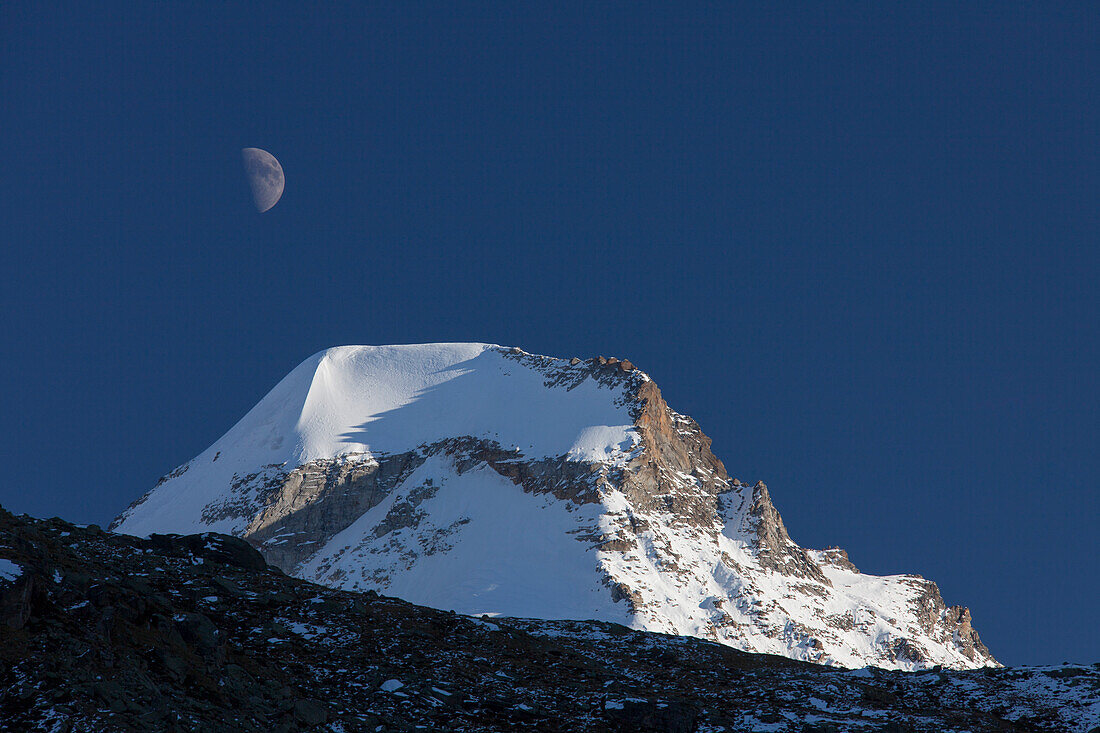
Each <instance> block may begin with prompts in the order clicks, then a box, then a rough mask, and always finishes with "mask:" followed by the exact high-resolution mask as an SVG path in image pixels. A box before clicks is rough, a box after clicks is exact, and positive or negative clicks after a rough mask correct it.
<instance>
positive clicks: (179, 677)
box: [0, 509, 1100, 733]
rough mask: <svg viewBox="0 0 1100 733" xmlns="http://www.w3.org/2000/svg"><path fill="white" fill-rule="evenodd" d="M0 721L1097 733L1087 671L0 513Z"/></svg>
mask: <svg viewBox="0 0 1100 733" xmlns="http://www.w3.org/2000/svg"><path fill="white" fill-rule="evenodd" d="M0 638H2V640H3V643H2V644H0V729H3V730H45V731H57V732H58V733H83V732H86V731H88V732H90V731H97V732H98V731H106V732H114V731H158V732H159V731H165V732H173V733H174V732H177V731H180V732H182V731H220V730H236V731H264V732H265V733H266V732H268V731H277V732H279V733H291V732H293V731H329V732H331V733H351V732H355V733H358V732H359V731H412V730H424V729H429V730H438V731H471V732H472V731H500V730H519V729H524V730H532V729H535V730H545V731H595V732H601V731H608V732H609V731H623V732H625V731H631V732H643V733H644V732H646V731H653V732H667V733H679V732H683V733H688V732H692V731H695V732H698V733H718V732H719V731H745V730H768V731H775V732H777V733H830V732H838V731H869V732H870V731H892V732H893V733H924V732H929V733H931V732H935V733H949V732H952V731H960V732H961V731H972V732H975V733H980V732H982V731H1020V732H1023V731H1058V732H1059V733H1064V732H1067V731H1069V732H1080V733H1085V732H1086V731H1093V732H1095V730H1098V729H1097V728H1096V726H1098V725H1100V665H1093V666H1091V667H1081V666H1072V665H1063V666H1058V667H1042V668H1020V669H1006V668H985V669H980V670H969V671H952V670H946V669H940V668H936V669H933V670H929V671H926V672H899V671H887V670H882V669H860V670H854V671H843V670H839V669H836V668H833V667H824V666H818V665H814V664H809V663H805V662H798V661H794V660H790V659H787V658H785V657H777V656H769V655H760V654H748V653H744V652H740V651H737V650H735V649H732V648H730V647H728V646H725V645H721V644H716V643H713V642H708V641H705V640H701V639H694V638H690V637H672V636H667V635H663V634H657V633H650V632H642V631H636V630H631V629H628V628H626V627H624V626H621V625H617V624H612V623H607V622H597V621H590V622H578V621H543V620H534V619H488V618H471V617H468V616H462V615H458V614H454V613H449V612H445V611H439V610H435V609H430V608H423V607H418V606H414V605H412V604H409V603H406V602H404V601H401V600H398V599H394V598H386V597H382V596H378V595H377V594H374V593H369V592H368V593H357V592H347V591H340V590H333V589H329V588H326V587H323V586H319V585H315V584H313V583H309V582H306V581H303V580H300V579H297V578H293V577H288V576H286V575H284V574H283V573H282V572H281V571H279V570H278V569H277V568H274V567H269V566H267V565H266V563H265V562H264V560H263V558H262V557H261V556H260V555H259V553H257V552H256V551H255V550H254V549H253V548H252V547H251V546H250V545H248V544H247V543H246V542H244V541H242V540H240V539H239V538H235V537H231V536H225V535H217V534H211V533H208V534H203V535H187V536H180V535H155V536H152V537H150V538H149V539H140V538H137V537H133V536H128V535H118V534H112V533H108V532H104V531H102V530H100V529H99V528H97V527H95V526H89V527H78V526H74V525H72V524H69V523H67V522H64V521H62V520H59V519H51V520H36V519H31V518H28V517H14V516H12V515H11V514H9V513H8V512H6V511H4V510H3V509H0Z"/></svg>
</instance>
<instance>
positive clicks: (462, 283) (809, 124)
mask: <svg viewBox="0 0 1100 733" xmlns="http://www.w3.org/2000/svg"><path fill="white" fill-rule="evenodd" d="M175 5H177V4H166V3H165V4H161V3H157V4H153V3H134V4H132V5H126V6H123V5H118V6H112V4H111V3H77V4H73V3H64V4H58V5H56V6H55V7H53V8H51V7H50V6H49V4H47V3H43V2H35V3H4V4H3V5H0V244H2V248H0V252H2V254H0V285H2V287H0V307H2V309H3V314H4V316H3V333H2V341H0V348H2V349H3V353H2V354H0V356H2V360H0V379H2V381H3V385H4V388H3V392H2V394H3V398H2V399H3V402H2V405H0V409H2V415H3V420H2V421H0V440H2V444H3V446H4V447H5V450H6V453H7V458H6V461H5V466H4V471H3V479H2V480H0V503H2V504H4V505H5V506H7V507H8V508H10V509H13V510H15V511H18V512H27V513H30V514H33V515H38V516H52V515H60V516H62V517H64V518H66V519H70V520H73V521H78V522H98V523H101V524H105V523H106V522H108V521H109V520H110V518H111V517H113V516H114V515H115V514H116V513H117V512H118V511H119V510H121V509H122V508H123V507H124V506H125V505H126V504H127V503H128V502H130V501H131V500H132V499H134V498H135V497H137V496H138V495H140V494H141V493H142V492H144V491H145V490H146V489H147V488H149V487H150V486H151V485H152V483H153V482H154V481H155V480H156V478H157V477H158V476H160V475H161V474H163V473H164V472H166V471H167V470H169V469H171V468H172V467H174V466H176V465H177V464H179V463H182V462H184V461H186V460H187V459H189V458H190V457H191V456H193V455H194V454H196V453H198V452H199V451H200V450H202V449H203V448H205V447H206V446H207V445H209V444H210V443H211V442H213V441H214V440H215V439H216V438H218V437H219V436H220V435H221V434H222V433H223V432H224V431H225V430H227V429H228V428H229V427H230V426H231V425H232V424H233V423H234V422H235V421H236V420H237V419H238V418H239V417H241V415H243V414H244V413H245V412H246V411H247V410H248V409H249V408H250V407H251V406H252V405H253V404H254V403H255V401H256V400H258V399H259V398H260V397H261V396H262V395H263V394H264V393H265V392H266V391H267V390H268V389H270V388H271V387H272V386H273V385H274V384H275V383H276V382H277V381H278V380H279V379H280V378H281V377H282V376H283V375H284V374H285V373H286V372H288V371H289V370H290V369H291V368H293V367H294V366H295V365H296V364H297V363H298V362H299V361H300V360H302V359H304V358H305V357H307V356H309V355H310V354H312V353H313V352H315V351H317V350H320V349H322V348H325V347H328V346H333V345H337V344H353V343H354V344H386V343H417V342H429V341H489V342H495V343H501V344H506V345H512V344H515V345H520V346H522V347H523V348H525V349H527V350H528V351H534V352H538V353H544V354H552V355H558V356H573V355H578V356H582V357H583V356H591V355H595V354H605V355H615V356H619V357H628V358H630V359H632V360H633V361H634V362H635V363H636V364H638V365H639V366H641V367H642V368H643V369H645V370H646V371H648V372H649V373H650V374H651V375H652V376H653V377H654V378H655V379H656V380H657V382H658V384H659V385H660V386H661V387H662V389H663V391H664V393H665V396H666V398H667V399H668V401H669V403H670V404H671V405H672V406H673V407H674V408H675V409H677V410H679V411H680V412H684V413H687V414H690V415H692V416H693V417H695V418H696V419H698V420H699V422H700V423H701V424H702V426H703V429H704V430H705V431H706V432H707V433H708V434H709V435H710V436H712V437H713V438H714V447H715V451H716V452H717V453H718V455H719V456H720V457H721V458H723V459H724V460H725V462H726V465H727V466H728V467H729V469H730V473H731V474H732V475H734V476H738V477H740V478H742V479H744V480H754V479H757V478H763V479H764V480H766V481H767V482H768V484H769V486H770V487H771V489H772V493H773V497H774V499H775V501H776V504H777V506H778V508H779V510H780V511H781V512H782V514H783V517H784V518H785V520H786V522H787V525H788V527H789V529H790V531H791V534H792V536H793V537H794V538H795V539H796V540H797V541H799V542H800V543H801V544H803V545H804V546H808V547H822V546H824V545H829V544H840V545H841V546H843V547H845V548H847V549H848V550H849V553H850V555H851V557H852V559H853V561H854V562H855V563H856V564H857V565H859V566H860V567H861V568H863V569H864V570H866V571H871V572H876V573H896V572H915V573H921V574H923V575H925V576H926V577H930V578H933V579H934V580H936V581H937V582H938V583H939V585H940V587H941V589H942V591H943V595H944V597H945V598H946V599H947V601H948V602H949V603H961V604H965V605H968V606H969V607H970V608H971V610H972V612H973V614H974V618H975V625H976V627H977V628H978V630H979V631H980V633H981V634H982V637H983V639H984V640H985V641H986V642H987V643H988V645H989V646H990V648H991V649H992V650H993V652H994V654H996V655H997V656H998V658H1000V659H1001V660H1002V661H1004V662H1006V663H1009V664H1025V663H1060V662H1062V661H1063V660H1073V661H1087V662H1092V661H1097V660H1100V631H1098V628H1100V627H1098V625H1097V607H1098V605H1100V594H1098V590H1097V588H1098V587H1100V571H1098V563H1097V558H1096V555H1097V546H1098V536H1100V535H1098V530H1097V524H1098V518H1100V500H1098V499H1097V490H1096V489H1097V477H1098V476H1100V449H1098V446H1100V386H1098V382H1097V374H1098V373H1100V316H1098V314H1100V296H1098V290H1097V283H1098V281H1100V250H1098V246H1100V208H1098V205H1100V138H1098V133H1100V43H1098V42H1097V39H1098V38H1100V6H1097V5H1096V4H1095V3H1082V4H1079V5H1075V4H1069V3H1059V4H1041V5H1042V7H1039V5H1040V4H1030V3H1019V4H1017V3H1008V2H997V3H992V4H989V5H984V6H981V5H978V4H976V3H965V4H963V5H964V6H965V7H963V8H959V7H953V6H955V5H957V4H955V3H944V4H928V3H921V4H919V5H922V6H923V7H920V8H917V7H912V5H914V4H905V5H891V4H887V3H861V4H856V5H848V6H845V7H843V8H840V7H832V8H831V9H828V10H825V9H822V8H821V7H819V5H821V4H819V3H816V2H814V3H807V4H806V6H804V7H802V8H800V9H796V8H795V6H789V5H788V6H785V7H784V9H782V10H780V9H777V8H769V9H759V8H754V7H751V6H750V4H745V5H743V6H740V7H738V6H733V5H731V4H728V3H714V4H710V5H699V6H695V7H692V8H686V7H685V4H684V3H668V4H664V5H663V6H662V5H655V6H652V7H648V8H647V7H645V6H643V5H639V4H637V3H621V4H610V3H583V4H577V5H571V4H567V3H548V4H545V5H536V4H534V3H501V4H500V5H498V6H475V5H471V4H459V5H461V6H462V7H461V9H457V8H456V7H454V5H455V4H450V3H446V4H441V5H429V4H419V3H408V2H402V3H394V4H387V5H385V6H383V5H379V6H367V5H365V4H358V3H356V4H352V5H350V6H349V7H347V8H344V9H342V10H334V9H332V6H331V5H330V4H324V8H326V9H321V7H322V6H317V5H316V4H305V3H299V2H295V3H293V4H290V5H288V6H286V7H279V6H277V5H273V4H271V3H257V4H254V5H240V6H235V7H233V8H225V7H222V6H221V5H220V4H218V5H216V6H215V5H214V4H211V7H207V8H205V9H201V10H196V9H193V8H191V7H190V6H191V5H193V4H186V5H188V8H187V9H183V8H178V7H175ZM751 5H752V6H755V5H757V4H756V3H753V4H751ZM20 6H22V7H20ZM307 6H308V7H307ZM394 6H397V7H394ZM517 6H519V7H517ZM244 146H258V147H262V148H265V149H267V150H270V151H271V152H273V153H274V154H275V155H276V156H277V157H278V158H279V160H280V161H281V162H282V165H283V168H284V169H285V171H286V177H287V186H286V193H285V194H284V196H283V198H282V201H281V202H280V203H279V204H278V205H277V206H276V207H275V208H274V209H273V210H271V211H270V212H268V213H267V214H264V215H262V216H261V215H257V214H256V213H255V212H254V211H253V210H252V209H251V208H250V202H249V199H248V191H247V186H246V184H245V181H244V178H243V174H242V170H241V163H240V158H239V155H240V148H241V147H244Z"/></svg>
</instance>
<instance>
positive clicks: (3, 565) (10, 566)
mask: <svg viewBox="0 0 1100 733" xmlns="http://www.w3.org/2000/svg"><path fill="white" fill-rule="evenodd" d="M22 574H23V568H22V566H20V565H17V564H15V563H13V562H12V561H11V560H6V559H4V558H2V557H0V580H15V579H16V578H18V577H19V576H20V575H22Z"/></svg>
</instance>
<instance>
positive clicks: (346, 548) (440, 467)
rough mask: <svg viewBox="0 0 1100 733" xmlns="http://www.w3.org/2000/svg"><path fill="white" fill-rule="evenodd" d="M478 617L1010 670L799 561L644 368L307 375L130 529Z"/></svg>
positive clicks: (890, 582)
mask: <svg viewBox="0 0 1100 733" xmlns="http://www.w3.org/2000/svg"><path fill="white" fill-rule="evenodd" d="M112 529H115V530H117V531H119V532H125V533H129V534H136V535H148V534H150V533H166V532H178V533H192V532H209V531H215V532H223V533H227V534H233V535H237V536H240V537H243V538H245V539H247V540H248V541H249V542H250V543H252V544H253V545H254V546H256V547H257V548H258V549H259V550H260V551H261V553H262V554H263V555H264V556H265V557H266V559H267V560H268V561H269V562H271V563H272V564H275V565H278V566H279V567H281V568H282V569H284V570H285V571H287V572H288V573H292V574H294V575H297V576H299V577H301V578H304V579H307V580H312V581H315V582H318V583H322V584H324V585H328V586H332V587H337V588H344V589H348V590H375V591H379V592H381V593H385V594H387V595H392V596H398V597H400V598H404V599H406V600H409V601H412V602H414V603H418V604H422V605H427V606H432V607H436V608H442V609H453V610H455V611H458V612H460V613H464V614H475V615H484V614H488V615H502V616H519V617H530V618H542V619H598V620H603V621H612V622H618V623H622V624H625V625H627V626H630V627H633V628H636V629H640V630H646V631H659V632H664V633H669V634H679V635H689V636H696V637H702V638H707V639H712V640H715V641H718V642H721V643H723V644H727V645H729V646H732V647H736V648H738V649H743V650H746V651H753V652H766V653H772V654H781V655H784V656H788V657H792V658H795V659H800V660H806V661H812V662H818V663H822V664H831V665H839V666H845V667H862V666H866V665H874V666H878V667H884V668H891V669H924V668H929V667H932V666H934V665H943V666H945V667H954V668H975V667H982V666H998V663H997V662H996V660H994V659H993V657H992V656H991V655H990V653H989V650H988V649H987V648H986V647H985V645H983V644H982V643H981V641H980V639H979V638H978V634H977V632H976V631H975V630H974V629H973V627H972V626H971V621H970V613H969V611H968V610H967V609H965V608H962V607H959V606H952V607H948V606H947V605H946V604H945V603H944V601H943V599H942V597H941V596H940V593H939V589H938V588H937V587H936V585H935V583H933V582H931V581H929V580H925V579H923V578H921V577H920V576H917V575H893V576H885V577H878V576H873V575H867V574H864V573H860V571H859V570H858V569H856V567H855V566H854V565H853V564H852V563H851V562H850V561H849V560H848V557H847V554H846V553H845V552H844V551H843V550H840V549H837V548H832V549H826V550H804V549H802V548H801V547H799V546H798V545H797V544H795V543H794V541H793V540H791V538H790V536H789V535H788V533H787V530H786V528H785V527H784V525H783V520H782V519H781V518H780V516H779V512H778V511H777V510H776V509H775V507H774V506H773V504H772V501H771V497H770V494H769V492H768V488H767V487H766V486H765V485H764V484H763V483H762V482H758V483H756V484H755V485H752V486H750V485H748V484H744V483H741V482H740V481H738V480H737V479H731V478H730V477H729V475H728V474H727V473H726V470H725V467H724V466H723V465H722V462H721V461H719V460H718V458H716V457H715V456H714V454H713V453H712V452H711V450H710V439H709V438H707V437H706V436H705V435H704V434H703V433H702V431H701V430H700V428H699V426H698V424H696V422H695V421H694V420H692V419H691V418H689V417H686V416H684V415H680V414H678V413H676V412H675V411H673V410H672V409H671V408H670V407H669V406H668V405H667V404H666V403H665V401H664V399H663V398H662V397H661V393H660V390H658V389H657V386H656V384H654V383H653V381H652V380H650V378H649V377H648V376H647V375H646V374H645V373H643V372H642V371H640V370H638V369H637V368H635V367H634V366H633V365H632V364H631V363H630V362H629V361H625V360H624V361H620V360H618V359H615V358H604V357H597V358H594V359H587V360H581V359H577V358H573V359H556V358H551V357H545V356H536V355H532V354H528V353H526V352H524V351H522V350H520V349H518V348H504V347H500V346H493V345H488V344H426V345H417V346H343V347H338V348H333V349H328V350H326V351H323V352H321V353H318V354H315V355H314V356H312V357H310V358H309V359H307V360H306V361H304V362H303V363H302V364H300V365H299V366H298V367H297V368H296V369H294V370H293V371H292V372H291V373H290V374H289V375H287V376H286V377H285V378H284V379H283V380H282V381H281V382H279V384H278V385H276V386H275V388H274V389H273V390H272V391H271V392H270V393H268V395H267V396H265V397H264V398H263V399H262V400H261V401H260V402H259V404H257V405H256V406H255V407H254V408H253V409H252V410H251V411H249V413H248V414H247V415H245V416H244V418H242V419H241V421H240V422H238V423H237V424H236V425H235V426H234V427H233V428H232V429H231V430H230V431H229V432H228V433H226V434H225V435H224V436H222V438H221V439H219V440H218V441H217V442H216V443H214V445H212V446H210V448H208V449H207V450H206V451H204V452H203V453H201V454H200V455H198V456H197V457H195V458H194V459H192V460H191V461H189V462H188V463H186V464H184V465H182V466H180V467H178V468H176V469H175V470H173V471H172V472H171V473H169V474H168V475H166V476H165V477H164V478H162V479H161V480H160V482H158V483H157V485H156V486H155V487H154V488H153V489H152V490H151V491H149V492H148V493H147V494H146V495H145V496H143V497H142V498H141V499H139V500H138V501H136V502H135V503H134V504H132V505H131V506H130V507H129V508H128V509H127V510H126V511H125V512H123V513H122V515H120V516H119V517H118V518H117V519H116V520H115V521H114V523H113V524H112Z"/></svg>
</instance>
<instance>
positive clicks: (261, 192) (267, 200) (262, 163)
mask: <svg viewBox="0 0 1100 733" xmlns="http://www.w3.org/2000/svg"><path fill="white" fill-rule="evenodd" d="M241 158H242V159H243V160H244V172H245V174H246V175H247V176H248V185H249V186H250V187H251V188H252V203H254V204H256V211H258V212H260V213H261V214H262V213H264V212H265V211H267V210H268V209H270V208H271V207H272V206H274V205H275V204H277V203H278V202H279V197H280V196H282V195H283V185H284V184H285V182H286V179H285V178H283V167H282V166H281V165H279V161H277V160H275V156H274V155H272V154H271V153H269V152H267V151H266V150H260V149H259V148H241Z"/></svg>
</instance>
